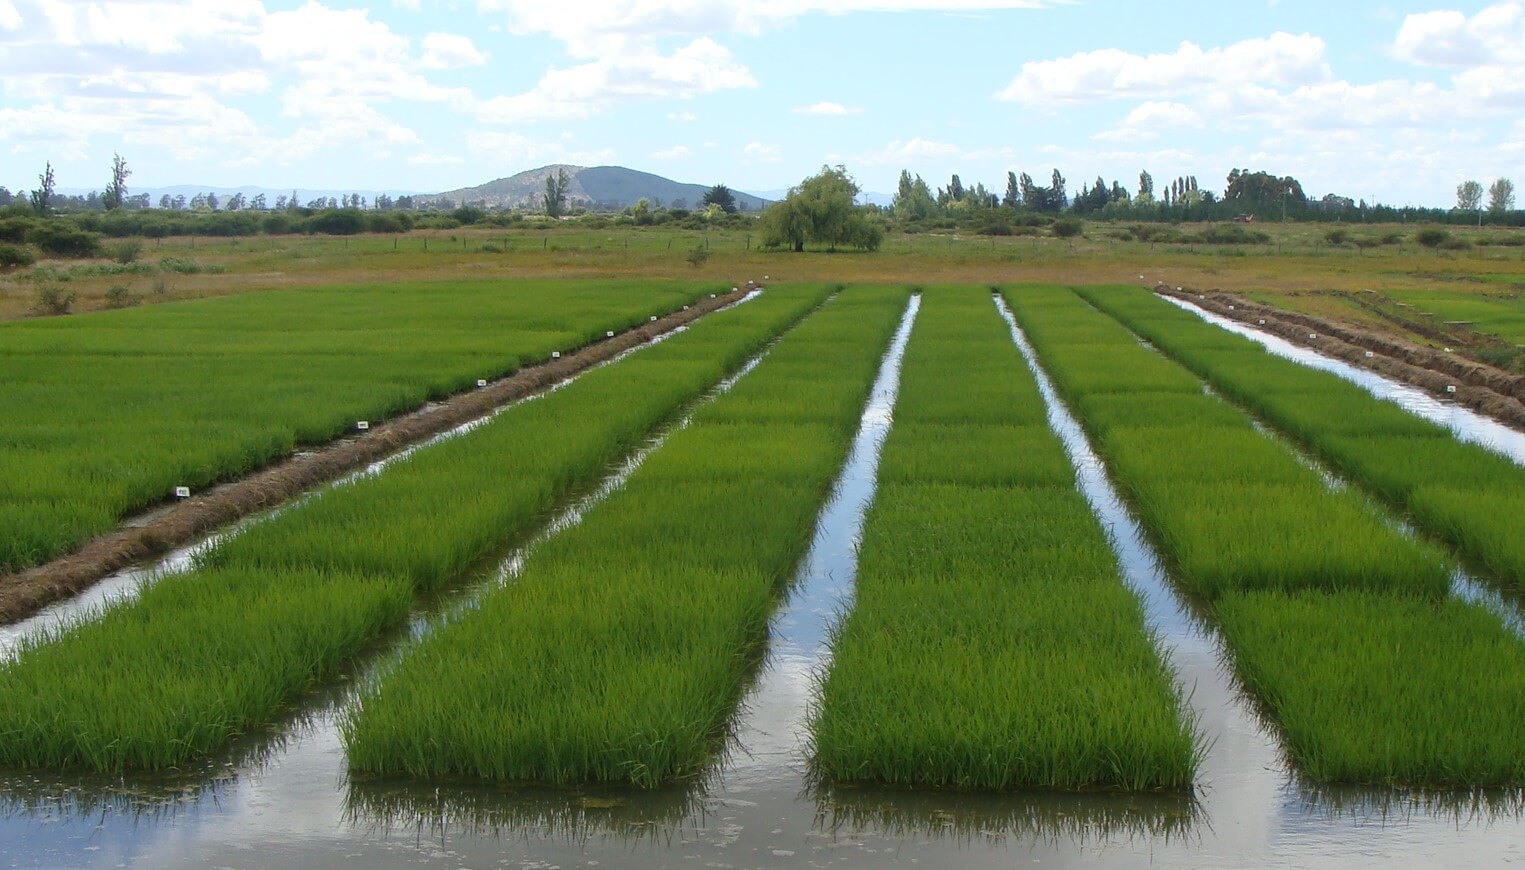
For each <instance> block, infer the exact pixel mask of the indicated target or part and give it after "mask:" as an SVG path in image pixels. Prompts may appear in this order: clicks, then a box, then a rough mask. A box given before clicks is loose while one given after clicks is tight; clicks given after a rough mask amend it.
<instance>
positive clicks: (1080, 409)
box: [1005, 287, 1450, 598]
mask: <svg viewBox="0 0 1525 870" xmlns="http://www.w3.org/2000/svg"><path fill="white" fill-rule="evenodd" d="M1005 296H1006V298H1007V300H1008V301H1009V302H1010V303H1011V305H1012V308H1013V311H1014V313H1015V314H1016V316H1017V318H1018V320H1019V321H1020V322H1021V324H1022V326H1023V328H1024V330H1026V331H1027V332H1028V336H1029V338H1030V340H1031V341H1032V343H1033V345H1034V346H1035V347H1036V348H1037V350H1038V352H1039V354H1040V356H1042V358H1043V361H1044V364H1045V367H1046V368H1047V370H1048V371H1049V372H1050V374H1051V376H1052V377H1053V379H1054V382H1055V384H1056V386H1057V387H1058V389H1059V390H1060V392H1061V393H1062V394H1064V396H1065V397H1066V399H1068V400H1069V402H1070V404H1071V405H1072V406H1073V408H1074V410H1075V412H1076V413H1077V415H1078V416H1079V418H1080V421H1081V423H1082V425H1084V426H1085V427H1086V428H1087V430H1088V431H1089V432H1090V433H1091V436H1092V437H1093V439H1094V440H1095V443H1096V449H1097V452H1098V453H1099V454H1100V455H1101V456H1102V458H1103V459H1105V460H1106V461H1107V464H1108V467H1109V468H1110V469H1111V470H1112V471H1113V473H1114V475H1115V477H1116V481H1117V484H1118V487H1119V489H1120V490H1121V491H1122V492H1123V493H1124V495H1125V496H1127V497H1128V498H1129V500H1130V501H1132V502H1133V503H1134V505H1135V506H1136V507H1137V508H1138V510H1139V512H1140V513H1141V514H1142V518H1143V519H1144V521H1145V525H1147V526H1148V527H1149V528H1150V529H1151V530H1152V531H1153V532H1154V534H1155V536H1156V538H1157V539H1158V540H1159V542H1160V544H1161V545H1162V550H1163V551H1164V554H1165V556H1166V558H1167V559H1168V560H1169V561H1170V562H1172V563H1173V565H1174V567H1175V568H1176V569H1177V572H1178V574H1179V576H1180V580H1181V582H1182V583H1184V584H1185V585H1186V586H1187V587H1188V588H1189V589H1191V590H1192V591H1193V592H1195V593H1197V594H1199V595H1203V596H1205V597H1208V598H1212V597H1215V596H1217V595H1220V594H1222V593H1223V592H1226V591H1228V590H1230V589H1246V590H1248V589H1283V590H1293V589H1299V588H1310V589H1329V590H1333V589H1354V588H1365V589H1395V590H1397V589H1401V590H1404V591H1407V592H1411V593H1413V594H1416V595H1424V596H1429V597H1432V598H1440V597H1442V596H1444V595H1445V594H1446V593H1447V590H1448V589H1449V588H1450V578H1449V571H1448V567H1447V565H1446V561H1445V559H1444V558H1443V557H1442V555H1441V554H1440V553H1439V552H1438V551H1436V550H1435V548H1433V547H1431V546H1428V545H1426V544H1424V543H1422V542H1417V541H1413V540H1410V539H1407V538H1405V537H1404V536H1403V535H1402V534H1400V533H1399V532H1397V531H1396V530H1394V529H1391V528H1388V527H1387V526H1386V525H1385V524H1384V523H1383V521H1382V520H1381V518H1379V517H1378V516H1376V515H1374V514H1373V513H1372V512H1371V511H1370V510H1369V509H1368V508H1367V506H1366V505H1365V503H1364V502H1363V501H1362V499H1361V498H1360V496H1359V495H1357V494H1355V493H1352V492H1349V491H1331V490H1330V489H1329V488H1328V487H1326V486H1325V485H1324V484H1323V482H1322V481H1321V480H1320V479H1319V477H1318V475H1317V473H1316V472H1314V471H1313V470H1311V469H1308V468H1306V467H1304V466H1303V465H1302V464H1301V463H1299V462H1298V460H1297V458H1296V457H1295V456H1293V454H1292V453H1290V452H1289V451H1287V450H1285V449H1283V448H1282V447H1280V446H1278V445H1277V444H1275V443H1274V442H1273V441H1271V440H1270V439H1269V438H1268V437H1267V436H1266V435H1263V434H1261V433H1259V432H1256V431H1255V430H1254V429H1252V428H1249V426H1248V423H1249V420H1248V418H1247V417H1245V416H1244V415H1243V414H1241V413H1239V412H1237V411H1235V410H1234V409H1233V408H1231V407H1229V406H1228V405H1227V404H1226V403H1225V402H1224V400H1223V399H1221V398H1219V397H1217V396H1212V395H1208V394H1206V393H1204V392H1202V390H1201V387H1200V384H1199V382H1198V381H1197V379H1196V378H1195V377H1193V376H1192V375H1191V374H1190V373H1188V372H1187V371H1185V370H1184V369H1182V368H1181V366H1180V365H1178V364H1176V363H1174V362H1171V361H1170V360H1168V359H1166V358H1165V357H1163V356H1161V355H1160V354H1159V353H1156V352H1154V351H1152V350H1150V349H1149V348H1146V347H1144V346H1142V345H1140V344H1139V343H1138V342H1137V341H1136V339H1135V338H1134V336H1133V335H1132V333H1130V332H1128V330H1126V329H1124V328H1123V327H1122V326H1121V325H1119V324H1118V323H1117V322H1116V321H1114V320H1112V319H1111V318H1109V317H1107V316H1106V315H1104V314H1102V313H1101V312H1099V311H1096V310H1095V309H1093V308H1091V307H1090V306H1089V305H1088V304H1087V303H1086V302H1085V301H1084V300H1082V299H1081V298H1079V297H1078V296H1076V295H1075V294H1074V293H1071V292H1070V291H1068V290H1063V289H1059V288H1045V287H1024V288H1021V289H1020V290H1015V291H1011V292H1007V293H1005ZM1072 335H1073V336H1080V337H1081V338H1080V339H1079V340H1077V341H1071V340H1070V339H1069V336H1072ZM1109 335H1110V337H1111V338H1110V341H1109V342H1108V343H1102V339H1103V338H1105V337H1106V336H1109ZM1161 366H1164V367H1166V370H1170V371H1173V372H1174V375H1173V376H1167V375H1166V374H1164V373H1163V372H1162V371H1161V369H1160V367H1161ZM1141 372H1145V373H1149V374H1148V375H1147V377H1146V378H1141V377H1140V373H1141ZM1183 379H1184V382H1185V383H1182V381H1183ZM1146 382H1153V383H1157V384H1161V385H1168V386H1162V387H1161V388H1160V389H1159V390H1157V391H1154V392H1151V391H1149V390H1148V389H1147V388H1146V387H1141V384H1143V383H1146ZM1183 387H1189V388H1183ZM1120 395H1121V396H1125V397H1126V398H1125V399H1124V400H1123V401H1121V402H1118V401H1116V398H1117V397H1118V396H1120ZM1156 395H1158V396H1161V397H1162V398H1163V399H1164V401H1163V403H1162V406H1163V407H1164V408H1166V409H1167V410H1165V411H1164V412H1163V413H1164V414H1167V415H1169V416H1170V417H1171V418H1174V419H1178V420H1182V421H1183V425H1180V426H1171V427H1162V426H1157V425H1153V423H1154V422H1155V419H1154V418H1155V414H1154V412H1153V410H1152V409H1151V408H1150V407H1149V405H1148V403H1147V402H1143V401H1141V400H1142V399H1143V398H1144V397H1153V396H1156ZM1193 405H1195V406H1196V408H1197V409H1198V410H1195V411H1194V410H1193V408H1192V406H1193ZM1096 414H1099V415H1100V419H1101V425H1096V424H1094V423H1093V422H1092V416H1091V415H1096ZM1129 414H1131V415H1134V416H1133V417H1131V418H1130V417H1129V416H1127V415H1129ZM1130 419H1131V425H1129V423H1130Z"/></svg>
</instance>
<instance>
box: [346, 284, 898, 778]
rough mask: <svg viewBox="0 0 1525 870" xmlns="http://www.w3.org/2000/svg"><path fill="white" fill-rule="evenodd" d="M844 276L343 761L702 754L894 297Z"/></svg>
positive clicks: (555, 541) (807, 524)
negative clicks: (843, 284) (827, 299)
mask: <svg viewBox="0 0 1525 870" xmlns="http://www.w3.org/2000/svg"><path fill="white" fill-rule="evenodd" d="M906 296H907V292H906V291H905V290H904V289H874V288H854V289H851V290H848V291H845V292H844V293H842V294H841V295H839V296H838V297H837V298H836V299H835V300H833V301H832V302H831V303H830V304H829V305H827V306H826V307H825V308H824V309H823V310H822V311H821V312H820V313H818V314H816V315H814V316H813V317H812V318H811V319H809V320H808V321H806V322H805V323H804V324H802V325H801V326H800V327H799V328H798V329H796V330H795V331H793V332H792V333H790V334H789V335H788V336H786V337H785V338H784V339H783V340H782V341H781V342H780V343H779V344H778V345H777V346H776V347H775V348H774V349H773V350H772V351H771V352H770V353H769V355H768V357H767V358H766V359H765V360H764V361H763V363H762V364H761V365H760V366H759V367H758V368H757V369H756V370H754V371H752V372H751V373H749V374H748V375H746V376H745V377H744V378H742V379H741V380H740V381H739V382H738V383H737V384H736V385H735V387H734V388H733V389H732V390H731V391H730V392H728V393H726V394H725V395H723V396H721V397H719V398H718V399H716V400H715V401H714V402H712V403H710V404H707V405H705V406H703V407H702V408H700V409H699V410H698V411H697V412H696V413H695V414H694V416H693V418H692V420H691V421H690V422H689V424H688V425H687V426H685V427H683V428H681V429H679V430H678V431H676V432H674V433H673V434H672V435H671V437H669V439H668V440H667V441H666V443H665V444H664V445H663V446H662V447H661V448H660V449H659V450H657V451H656V452H655V453H653V454H652V455H651V456H649V457H648V458H647V459H646V461H645V462H644V463H643V464H642V465H641V467H639V468H638V469H636V470H635V471H634V473H633V474H632V475H631V476H630V478H629V480H628V481H627V483H626V485H625V486H624V487H623V488H622V489H621V490H620V491H618V492H616V493H614V494H613V495H611V496H610V497H609V498H608V499H606V500H605V501H603V502H601V503H600V504H598V505H596V506H595V507H594V508H593V509H591V510H590V511H589V512H588V513H587V514H586V515H585V516H584V518H583V520H582V522H581V523H580V524H579V525H577V526H576V527H574V528H571V529H569V530H567V531H565V532H563V533H562V534H560V535H557V536H555V537H554V538H551V539H550V540H548V541H546V542H545V543H543V544H541V545H539V546H538V547H537V548H536V549H535V550H534V551H533V552H532V553H531V554H530V556H529V559H528V561H527V563H526V565H525V568H524V571H523V573H522V574H521V575H519V576H518V577H515V578H513V579H511V580H510V581H508V583H507V584H506V585H505V586H504V587H503V588H500V589H496V590H493V591H492V592H490V593H488V594H487V595H486V596H485V597H484V598H483V599H482V600H481V602H480V605H479V606H478V607H477V608H475V609H473V610H470V611H469V612H467V613H465V614H464V615H461V616H459V617H458V618H456V619H454V620H452V621H450V622H447V623H445V624H443V625H441V626H439V627H438V628H436V629H435V630H434V631H432V632H430V633H428V634H427V635H426V636H425V637H424V638H423V639H422V640H421V641H419V642H418V643H417V644H416V645H415V646H414V647H413V648H411V649H409V650H408V651H407V654H406V655H405V656H404V657H402V658H401V660H400V661H399V662H398V663H397V665H396V667H395V669H393V670H392V671H390V672H389V673H387V674H384V675H383V676H382V678H381V679H379V680H378V681H376V682H375V683H373V684H371V685H369V686H367V687H365V688H364V689H363V690H362V693H361V697H360V699H359V701H358V703H357V704H356V705H355V706H354V707H353V708H351V709H350V711H349V713H348V715H347V716H346V719H345V721H344V723H343V731H344V739H345V744H346V746H347V749H348V753H349V762H350V767H351V769H352V770H353V771H356V772H360V773H365V774H373V775H406V776H413V777H439V776H457V775H458V776H469V777H479V778H484V779H489V780H501V781H536V782H547V783H572V782H603V783H623V784H632V785H636V786H642V787H652V786H656V785H658V784H661V783H665V782H669V781H673V780H680V779H685V778H690V777H693V776H696V775H697V774H699V773H700V772H701V771H703V770H704V769H705V767H706V766H707V765H708V764H709V763H710V761H711V760H712V759H713V757H714V753H715V750H716V748H717V746H718V743H719V741H720V740H721V739H722V738H723V736H724V733H725V728H726V723H727V721H728V720H729V719H730V717H731V715H732V713H733V711H734V709H735V705H736V703H737V701H738V700H739V698H740V694H741V692H742V690H743V687H744V685H745V683H746V680H747V677H748V675H749V674H750V673H751V672H752V668H753V666H754V665H755V663H756V662H757V660H758V656H759V652H760V649H761V646H762V643H763V641H764V639H765V638H766V635H767V621H768V618H769V615H770V614H771V613H772V612H773V609H774V606H775V604H776V602H777V599H778V595H779V594H780V592H781V590H782V589H783V587H784V585H785V584H786V583H787V582H788V579H789V578H790V577H791V576H792V575H793V573H794V571H795V569H796V566H797V564H798V562H799V559H800V558H801V556H802V554H803V553H804V551H805V548H806V547H807V546H808V545H809V542H810V538H811V533H812V529H813V526H814V521H815V517H816V514H817V512H818V510H819V508H820V506H821V504H822V502H823V501H824V499H825V498H826V496H827V495H828V492H829V490H830V487H831V485H832V481H833V478H834V477H835V475H836V473H837V470H838V468H839V467H840V465H841V463H842V461H843V459H844V457H845V454H846V452H847V449H848V446H849V444H850V441H851V438H852V434H853V432H854V431H855V429H856V426H857V423H858V420H859V416H860V415H861V413H862V409H863V403H864V400H865V399H866V398H867V395H868V392H869V389H870V387H871V385H872V383H873V379H874V375H875V372H876V371H877V368H878V365H879V362H880V357H881V355H882V353H883V351H884V348H885V346H886V344H887V342H888V341H889V338H890V336H891V334H892V333H893V331H894V329H895V326H896V323H897V321H898V319H899V317H900V314H901V311H902V309H903V307H904V303H905V299H906Z"/></svg>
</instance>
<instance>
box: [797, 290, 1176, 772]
mask: <svg viewBox="0 0 1525 870" xmlns="http://www.w3.org/2000/svg"><path fill="white" fill-rule="evenodd" d="M911 338H912V341H911V345H910V348H909V350H908V351H907V355H906V359H905V362H904V364H903V369H902V373H901V392H900V398H899V401H898V403H897V405H896V408H895V423H894V427H893V429H892V431H891V434H890V436H889V438H888V440H887V441H886V443H885V447H884V453H883V456H882V458H881V460H880V465H879V471H878V478H879V488H878V492H877V494H876V496H875V500H874V504H873V507H872V509H871V510H870V512H869V514H868V519H867V522H866V526H865V530H864V538H863V542H862V545H861V547H860V550H859V562H858V573H857V586H856V593H855V597H854V600H853V602H852V605H851V609H850V611H849V612H848V613H847V615H846V616H845V619H844V621H843V622H842V623H840V624H839V625H838V627H837V629H836V631H835V633H834V635H833V637H832V640H831V652H830V665H829V666H828V668H827V671H826V674H825V675H824V677H823V678H822V679H821V681H820V686H819V691H818V696H819V707H818V709H817V710H815V711H814V715H813V717H812V724H811V734H812V751H811V759H812V766H813V769H814V772H815V774H816V775H817V776H818V777H820V778H822V779H824V780H828V781H831V782H852V783H862V782H867V783H881V784H890V785H899V786H931V787H953V788H964V789H970V788H975V789H1054V790H1088V789H1109V790H1132V791H1137V790H1149V789H1178V788H1183V787H1185V786H1186V785H1188V784H1189V783H1191V781H1192V779H1193V774H1194V772H1195V769H1196V766H1197V762H1198V758H1199V755H1200V752H1201V751H1202V745H1201V742H1200V737H1199V735H1198V734H1196V733H1195V731H1194V729H1193V727H1192V725H1191V723H1190V722H1189V721H1188V719H1187V717H1186V716H1185V715H1183V712H1182V707H1181V703H1180V699H1179V698H1177V697H1176V695H1175V691H1174V688H1173V685H1172V675H1171V673H1170V672H1169V670H1168V669H1167V668H1166V666H1165V665H1164V664H1163V663H1162V662H1161V660H1160V658H1159V654H1158V653H1157V651H1156V650H1155V648H1154V645H1153V644H1152V643H1151V637H1150V634H1149V632H1148V630H1147V629H1146V628H1145V626H1144V624H1143V620H1142V616H1141V614H1140V611H1139V603H1138V601H1137V600H1136V599H1135V598H1134V596H1133V594H1132V593H1131V592H1130V591H1129V590H1128V589H1127V588H1126V587H1125V586H1124V585H1123V582H1122V580H1121V578H1120V576H1119V574H1118V568H1117V564H1116V562H1115V559H1114V557H1113V554H1112V550H1111V548H1110V547H1109V545H1108V543H1107V540H1106V537H1105V535H1104V534H1103V532H1102V529H1101V527H1100V526H1099V525H1098V524H1097V521H1096V518H1095V517H1094V516H1093V515H1092V513H1091V510H1090V507H1089V506H1088V504H1087V503H1086V501H1085V499H1084V498H1082V497H1081V496H1080V494H1079V493H1078V492H1077V491H1076V489H1075V473H1074V469H1073V468H1072V467H1071V465H1070V462H1069V459H1068V457H1067V456H1066V455H1065V452H1064V449H1063V447H1062V446H1061V444H1060V442H1059V439H1058V437H1057V436H1055V435H1054V433H1053V432H1051V431H1050V430H1049V428H1048V424H1047V421H1046V417H1045V410H1044V404H1043V401H1042V399H1041V398H1040V397H1039V395H1038V390H1037V385H1036V384H1035V383H1034V382H1033V380H1032V377H1031V375H1030V374H1029V373H1028V371H1027V368H1026V366H1025V365H1024V363H1023V360H1022V358H1021V356H1020V354H1019V353H1018V351H1017V349H1016V347H1015V345H1013V344H1012V341H1011V337H1010V336H1009V335H1008V334H1007V332H1006V326H1005V324H1004V323H1003V322H1002V321H1001V319H1000V317H999V316H998V314H997V311H996V308H995V306H994V305H993V304H992V302H991V298H990V294H989V292H988V291H986V290H983V289H981V288H969V287H962V288H933V289H932V290H930V291H929V292H928V293H927V294H926V301H924V302H923V305H922V310H921V312H920V313H919V315H918V318H917V322H916V326H915V329H914V331H913V332H912V336H911Z"/></svg>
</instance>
